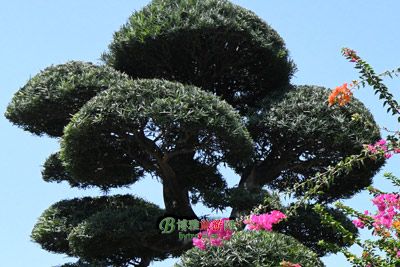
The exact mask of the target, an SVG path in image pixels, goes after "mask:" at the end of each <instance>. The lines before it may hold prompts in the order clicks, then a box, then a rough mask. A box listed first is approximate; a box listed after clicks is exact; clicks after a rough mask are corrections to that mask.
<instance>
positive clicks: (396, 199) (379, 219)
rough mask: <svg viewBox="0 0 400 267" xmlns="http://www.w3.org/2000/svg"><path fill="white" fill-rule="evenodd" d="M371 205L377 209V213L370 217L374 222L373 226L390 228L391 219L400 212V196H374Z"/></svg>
mask: <svg viewBox="0 0 400 267" xmlns="http://www.w3.org/2000/svg"><path fill="white" fill-rule="evenodd" d="M372 203H374V205H375V206H377V208H378V213H377V214H376V215H375V216H372V217H373V218H374V220H375V222H374V224H373V226H374V227H375V228H377V227H382V226H383V227H385V228H388V229H389V228H390V227H392V223H393V218H394V217H395V216H396V215H397V214H398V212H399V211H400V196H399V195H398V194H380V195H378V196H376V197H375V198H374V199H373V200H372Z"/></svg>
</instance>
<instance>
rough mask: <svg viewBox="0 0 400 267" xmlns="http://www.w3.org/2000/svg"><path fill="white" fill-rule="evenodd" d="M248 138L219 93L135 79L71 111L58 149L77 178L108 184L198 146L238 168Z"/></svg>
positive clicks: (201, 156)
mask: <svg viewBox="0 0 400 267" xmlns="http://www.w3.org/2000/svg"><path fill="white" fill-rule="evenodd" d="M187 138H189V139H193V142H192V143H190V144H188V143H187V142H186V141H185V140H186V139H187ZM251 142H252V141H251V139H250V137H249V134H248V132H247V130H246V129H245V128H244V126H243V125H242V123H241V120H240V117H239V115H238V114H237V113H236V112H235V111H234V110H233V109H232V108H231V107H230V106H229V105H228V104H227V103H226V102H224V101H221V100H220V99H219V98H218V97H216V96H213V95H211V94H209V93H206V92H204V91H201V90H199V89H197V88H195V87H192V86H183V85H182V84H179V83H173V82H167V81H162V80H136V81H134V82H131V83H130V84H129V86H123V87H122V86H117V87H113V88H111V89H109V90H107V91H104V92H102V93H100V94H99V95H97V96H96V97H94V98H93V99H92V100H91V101H89V102H88V103H86V104H85V105H84V106H83V107H82V109H81V110H80V111H79V112H78V113H77V114H75V115H74V117H73V118H72V120H71V122H70V123H69V124H68V125H67V127H66V128H65V133H64V137H63V139H62V143H61V146H62V149H61V157H62V159H63V161H64V162H65V163H66V167H67V170H68V171H69V172H70V173H71V174H72V175H73V177H74V179H75V180H77V181H79V182H82V183H89V184H93V185H97V186H101V187H113V186H120V185H126V184H130V183H132V182H134V181H135V180H137V177H138V175H137V174H142V172H143V170H145V171H147V172H156V173H158V174H160V172H159V169H158V165H157V163H159V161H160V160H161V158H163V157H165V156H168V157H169V158H173V157H174V156H176V155H182V154H191V153H196V155H195V156H196V159H197V160H198V161H199V162H202V163H203V164H209V165H212V166H216V165H217V164H219V163H220V162H227V163H228V164H229V165H230V166H232V167H234V168H240V167H241V166H242V164H243V162H246V161H248V159H249V156H250V155H251V150H252V143H251ZM236 144H241V145H240V146H237V145H236ZM136 169H138V171H137V170H136Z"/></svg>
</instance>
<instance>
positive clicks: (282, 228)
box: [274, 206, 358, 257]
mask: <svg viewBox="0 0 400 267" xmlns="http://www.w3.org/2000/svg"><path fill="white" fill-rule="evenodd" d="M326 209H327V211H328V212H329V213H330V214H331V215H332V216H333V217H334V218H335V220H337V221H339V222H341V223H342V225H343V226H344V227H345V228H346V229H347V230H348V231H350V232H351V233H353V234H354V236H358V230H357V228H356V227H355V226H354V224H353V223H352V222H351V220H350V219H349V218H347V217H346V215H344V214H343V213H342V212H341V211H339V210H336V209H333V208H328V207H326ZM274 230H275V231H278V232H280V233H283V234H286V235H290V236H292V237H294V238H296V239H297V240H300V241H301V243H302V244H303V245H305V246H307V247H308V248H310V249H311V250H312V251H314V252H315V253H317V255H318V256H320V257H321V256H325V255H326V254H328V253H329V251H327V250H326V249H324V248H323V247H321V246H319V245H318V242H319V241H320V240H322V239H323V240H325V241H327V242H330V243H332V244H336V245H338V246H339V247H348V246H350V245H351V244H350V243H349V242H345V241H344V240H343V237H342V235H341V233H340V232H339V231H337V230H335V229H333V228H332V227H329V226H326V225H324V224H321V217H320V216H319V215H318V214H317V213H316V212H315V211H314V210H313V208H312V207H311V206H310V207H307V208H304V207H303V208H300V209H298V212H297V214H295V215H294V216H291V217H289V218H288V220H286V221H283V222H281V223H279V224H277V225H276V226H274Z"/></svg>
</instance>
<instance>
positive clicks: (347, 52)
mask: <svg viewBox="0 0 400 267" xmlns="http://www.w3.org/2000/svg"><path fill="white" fill-rule="evenodd" d="M342 53H343V55H344V56H345V57H346V58H347V59H348V60H349V61H350V62H353V63H355V64H356V66H355V68H356V69H359V70H360V74H361V76H360V79H361V80H360V81H359V82H357V81H355V82H354V83H353V84H354V85H355V87H360V86H363V87H364V86H366V84H368V85H370V86H372V88H373V89H374V90H375V92H376V93H379V95H380V96H379V98H380V99H383V100H384V106H388V109H387V111H388V112H391V113H392V115H396V116H398V115H400V109H399V107H400V106H399V104H398V103H397V101H396V100H394V98H393V95H392V94H391V93H390V92H389V91H388V88H387V87H386V86H385V85H384V84H383V83H382V79H381V77H383V76H389V77H393V75H396V76H398V73H399V72H400V69H397V70H393V71H387V72H384V73H382V74H380V75H377V74H375V72H374V70H373V69H372V67H371V66H370V65H369V64H368V63H366V62H365V61H363V60H362V59H361V58H360V57H359V56H358V55H357V53H356V52H355V51H354V50H351V49H348V48H344V49H343V50H342ZM349 90H350V89H349V88H347V85H346V84H345V85H344V86H342V87H338V88H336V89H334V90H333V91H332V93H331V95H330V96H329V98H328V103H329V105H330V106H331V105H333V104H336V103H338V104H339V105H340V106H343V105H345V104H347V103H348V102H349V101H350V100H351V99H350V96H351V92H349ZM398 121H399V122H400V117H398ZM398 135H399V132H398V131H396V132H395V134H394V135H388V137H387V139H386V140H385V139H381V140H379V141H377V142H376V143H374V144H367V145H365V146H364V151H363V153H362V154H361V155H358V156H354V157H351V158H350V159H347V160H345V161H344V162H346V163H347V165H344V164H342V165H341V166H337V167H335V168H332V169H334V170H335V171H337V170H340V169H346V168H347V169H349V168H351V167H352V166H354V164H355V163H357V164H359V163H363V160H364V159H365V158H370V159H373V160H381V159H389V158H391V157H392V156H393V154H398V153H400V145H399V137H398ZM327 173H328V174H329V171H328V172H327ZM322 176H325V177H326V175H322ZM384 176H385V177H386V178H388V179H390V180H391V181H392V182H393V184H394V185H396V186H400V179H399V178H397V177H395V176H394V175H392V174H390V173H386V174H385V175H384ZM328 182H329V180H328ZM368 189H369V191H370V193H371V194H372V195H373V196H374V198H373V199H372V203H373V204H374V206H376V208H377V211H376V212H374V213H372V212H371V211H364V213H360V212H357V211H355V210H354V209H352V208H350V207H348V206H345V205H343V204H342V203H336V204H335V206H336V207H337V208H339V209H340V210H342V211H343V212H345V213H346V214H348V215H351V216H354V217H355V219H354V220H353V224H354V225H355V226H356V227H358V228H360V229H364V228H368V229H369V230H372V234H373V235H375V236H376V237H377V239H376V240H366V241H364V242H363V241H361V240H360V239H358V238H356V237H355V236H354V235H352V234H351V233H349V232H348V231H347V230H346V229H345V228H344V227H343V226H342V225H341V224H340V223H339V222H337V221H335V220H334V219H333V217H332V216H330V215H329V214H328V213H327V211H326V210H325V209H324V208H323V207H322V206H321V205H316V207H315V210H316V211H317V212H318V213H319V214H320V215H321V218H322V223H324V224H326V225H330V226H331V227H333V228H336V229H337V230H338V231H339V232H341V233H342V236H343V238H344V239H347V240H350V241H351V242H352V243H353V244H357V245H359V246H360V247H361V248H362V249H363V253H362V255H361V257H357V256H356V255H353V254H352V253H350V252H349V251H348V250H347V249H345V248H340V247H338V246H336V245H333V244H329V243H327V242H325V241H321V242H320V244H321V245H322V246H324V247H326V248H330V249H331V251H332V252H339V251H340V252H342V253H343V254H344V255H345V256H346V257H347V259H348V261H349V262H350V263H351V264H352V265H353V266H357V267H358V266H362V267H377V266H379V267H398V266H400V238H399V234H400V194H399V193H385V192H381V191H379V190H378V189H375V188H373V187H369V188H368Z"/></svg>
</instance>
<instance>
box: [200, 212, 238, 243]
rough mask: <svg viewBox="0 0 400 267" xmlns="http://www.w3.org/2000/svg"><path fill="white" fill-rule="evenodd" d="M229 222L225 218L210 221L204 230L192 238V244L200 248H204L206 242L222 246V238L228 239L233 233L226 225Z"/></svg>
mask: <svg viewBox="0 0 400 267" xmlns="http://www.w3.org/2000/svg"><path fill="white" fill-rule="evenodd" d="M229 222H230V221H229V219H227V218H223V219H220V220H213V221H211V222H210V224H209V225H208V228H207V230H206V231H202V232H200V233H199V234H198V236H197V238H193V245H194V246H195V247H197V248H199V249H201V250H205V249H206V248H207V244H209V245H210V246H216V247H219V246H222V242H223V240H229V239H230V238H231V236H232V233H233V231H232V230H231V229H229V227H227V225H228V223H229Z"/></svg>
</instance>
